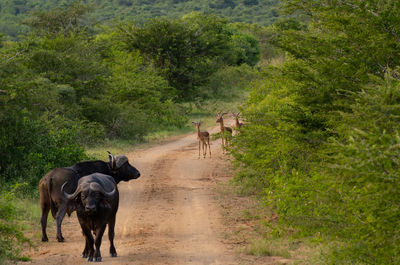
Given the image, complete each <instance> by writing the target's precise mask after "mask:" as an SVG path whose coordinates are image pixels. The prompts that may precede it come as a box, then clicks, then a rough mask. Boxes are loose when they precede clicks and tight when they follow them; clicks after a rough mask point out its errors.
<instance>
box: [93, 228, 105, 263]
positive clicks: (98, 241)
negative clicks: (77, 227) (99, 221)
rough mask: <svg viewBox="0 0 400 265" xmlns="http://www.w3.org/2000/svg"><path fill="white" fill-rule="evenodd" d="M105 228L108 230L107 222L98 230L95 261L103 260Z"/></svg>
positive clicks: (95, 243)
mask: <svg viewBox="0 0 400 265" xmlns="http://www.w3.org/2000/svg"><path fill="white" fill-rule="evenodd" d="M104 230H106V224H104V225H103V226H102V227H101V228H99V229H98V230H97V231H96V239H95V240H94V245H95V246H96V251H95V252H94V261H101V253H100V246H101V239H102V238H103V234H104Z"/></svg>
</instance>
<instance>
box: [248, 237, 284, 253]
mask: <svg viewBox="0 0 400 265" xmlns="http://www.w3.org/2000/svg"><path fill="white" fill-rule="evenodd" d="M244 252H245V253H246V254H247V255H254V256H270V257H271V256H277V257H283V258H290V257H291V255H290V252H289V249H288V247H287V246H286V245H285V244H283V243H282V242H279V241H275V242H274V241H272V240H270V239H266V238H257V239H254V240H252V241H251V242H250V244H249V245H248V246H246V247H245V250H244Z"/></svg>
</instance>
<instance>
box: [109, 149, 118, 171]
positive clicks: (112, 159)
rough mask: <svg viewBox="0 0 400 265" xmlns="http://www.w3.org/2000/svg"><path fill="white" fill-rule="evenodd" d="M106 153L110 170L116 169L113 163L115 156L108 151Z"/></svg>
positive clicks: (114, 162)
mask: <svg viewBox="0 0 400 265" xmlns="http://www.w3.org/2000/svg"><path fill="white" fill-rule="evenodd" d="M107 153H108V157H109V158H110V166H111V168H112V169H115V168H116V166H117V165H116V161H115V156H113V155H112V154H111V153H110V151H107Z"/></svg>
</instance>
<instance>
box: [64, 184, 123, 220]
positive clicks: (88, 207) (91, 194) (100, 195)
mask: <svg viewBox="0 0 400 265" xmlns="http://www.w3.org/2000/svg"><path fill="white" fill-rule="evenodd" d="M65 184H66V183H64V184H63V186H62V187H61V190H62V191H63V193H64V196H65V197H66V198H67V199H68V200H75V201H78V202H79V203H81V205H82V206H83V209H84V211H85V212H87V213H96V212H97V211H98V210H99V208H110V204H109V202H108V199H110V198H113V196H114V194H115V192H116V188H115V186H114V188H113V190H112V191H110V192H107V191H105V190H104V188H103V187H102V186H101V185H100V184H99V183H97V182H81V183H79V185H78V187H77V188H76V190H75V192H74V193H72V194H68V193H66V192H65V191H64V185H65Z"/></svg>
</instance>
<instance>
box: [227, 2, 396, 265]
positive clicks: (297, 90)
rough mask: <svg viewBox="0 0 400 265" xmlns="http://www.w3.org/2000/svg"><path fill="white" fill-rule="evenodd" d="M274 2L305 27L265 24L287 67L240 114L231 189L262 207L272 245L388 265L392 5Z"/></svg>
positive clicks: (392, 170)
mask: <svg viewBox="0 0 400 265" xmlns="http://www.w3.org/2000/svg"><path fill="white" fill-rule="evenodd" d="M286 2H287V11H289V12H296V13H303V14H304V15H306V16H307V17H308V21H309V23H308V25H307V26H303V25H302V23H300V22H295V21H293V20H287V21H281V22H279V23H277V24H276V25H274V26H273V29H274V32H273V34H272V37H273V38H272V39H271V40H272V41H273V43H274V45H275V46H277V47H279V48H280V49H281V50H282V51H284V52H285V53H286V58H287V59H286V61H285V63H284V64H283V65H281V66H278V67H270V68H267V69H266V73H265V74H264V80H262V81H260V82H256V83H254V84H253V86H252V88H251V94H250V97H249V100H248V101H247V103H246V105H245V106H244V107H243V112H242V113H243V115H244V116H245V117H246V121H247V123H246V125H245V126H244V128H243V129H241V131H240V134H238V135H237V136H236V137H235V139H234V140H233V149H232V154H233V155H234V157H235V158H236V165H237V166H238V167H239V168H240V172H239V174H238V177H237V181H241V182H243V183H246V184H249V183H250V184H252V185H253V186H257V187H258V188H259V189H258V192H259V193H261V194H263V196H264V199H265V201H266V203H268V204H271V205H272V207H274V209H275V211H276V212H277V213H278V214H279V217H280V218H279V220H280V226H278V227H277V228H275V229H274V230H273V231H275V232H274V233H275V234H276V235H277V236H282V235H287V234H288V231H291V232H293V231H294V236H311V237H313V238H314V240H315V241H316V242H323V243H327V242H337V243H336V244H334V246H333V247H332V248H331V252H328V253H324V257H323V259H324V261H323V262H325V263H327V264H398V263H399V262H400V260H399V259H400V256H399V253H400V252H399V249H398V245H399V241H398V238H399V237H398V226H399V220H400V219H399V216H398V214H399V213H398V209H397V208H398V205H399V199H400V196H399V193H398V189H396V183H397V182H398V181H399V176H398V171H399V168H398V166H399V161H398V156H397V154H398V152H399V151H400V150H398V146H399V142H398V141H399V136H398V131H399V125H398V124H399V113H398V109H399V108H398V107H399V103H400V101H399V100H400V98H399V82H400V79H399V74H398V72H397V69H398V67H399V66H400V64H399V63H400V56H399V55H398V53H397V52H396V51H397V50H398V49H399V48H400V47H399V45H400V43H399V42H398V35H397V32H400V28H399V25H400V24H399V16H398V15H399V13H400V4H399V3H398V1H390V0H387V1H373V0H371V1H363V2H362V3H361V2H360V1H356V0H354V1H352V0H349V1H334V2H329V1H328V2H327V1H312V2H311V1H308V2H307V1H296V0H288V1H286ZM288 228H290V229H288Z"/></svg>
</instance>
